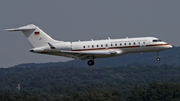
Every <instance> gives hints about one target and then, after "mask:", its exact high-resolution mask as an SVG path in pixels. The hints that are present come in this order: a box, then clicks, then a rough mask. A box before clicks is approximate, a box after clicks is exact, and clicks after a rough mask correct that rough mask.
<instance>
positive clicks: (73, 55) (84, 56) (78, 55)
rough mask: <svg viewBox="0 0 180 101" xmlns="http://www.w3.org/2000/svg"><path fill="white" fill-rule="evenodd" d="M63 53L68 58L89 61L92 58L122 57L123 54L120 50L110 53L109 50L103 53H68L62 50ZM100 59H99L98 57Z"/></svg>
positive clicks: (102, 51)
mask: <svg viewBox="0 0 180 101" xmlns="http://www.w3.org/2000/svg"><path fill="white" fill-rule="evenodd" d="M61 53H63V54H64V56H66V57H70V58H76V59H81V60H84V59H88V58H89V57H91V56H95V57H97V56H111V55H120V54H123V52H122V51H120V50H118V51H117V50H114V51H109V50H101V51H66V50H61ZM97 58H98V57H97Z"/></svg>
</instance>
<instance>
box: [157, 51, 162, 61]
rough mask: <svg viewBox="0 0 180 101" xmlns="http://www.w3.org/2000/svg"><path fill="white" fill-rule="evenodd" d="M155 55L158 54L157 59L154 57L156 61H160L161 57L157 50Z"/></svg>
mask: <svg viewBox="0 0 180 101" xmlns="http://www.w3.org/2000/svg"><path fill="white" fill-rule="evenodd" d="M157 56H158V57H157V59H156V60H157V61H160V60H161V58H160V57H159V52H157Z"/></svg>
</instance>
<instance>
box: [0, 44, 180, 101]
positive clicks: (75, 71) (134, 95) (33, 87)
mask: <svg viewBox="0 0 180 101" xmlns="http://www.w3.org/2000/svg"><path fill="white" fill-rule="evenodd" d="M179 50H180V47H175V48H173V49H170V50H167V51H164V52H161V61H160V62H157V61H156V53H143V54H129V55H123V56H118V57H114V58H107V59H97V61H96V64H95V66H92V67H89V66H87V64H86V61H77V60H74V61H68V62H57V63H39V64H34V63H29V64H20V65H17V66H13V67H10V68H0V81H1V82H0V91H1V92H0V101H180V96H179V94H180V63H179V60H180V58H179V56H180V52H179ZM18 84H20V89H19V88H17V86H18Z"/></svg>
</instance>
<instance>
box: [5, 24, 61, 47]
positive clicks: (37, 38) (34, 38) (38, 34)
mask: <svg viewBox="0 0 180 101" xmlns="http://www.w3.org/2000/svg"><path fill="white" fill-rule="evenodd" d="M6 30H7V31H22V32H23V34H24V35H25V36H26V37H27V39H28V40H29V42H30V43H31V44H32V45H33V47H42V46H45V45H48V43H52V44H53V43H57V42H62V41H57V40H54V39H52V38H51V37H50V36H49V35H47V34H46V33H45V32H43V31H42V30H41V29H40V28H39V27H37V26H35V25H33V24H30V25H27V26H22V27H19V28H13V29H6Z"/></svg>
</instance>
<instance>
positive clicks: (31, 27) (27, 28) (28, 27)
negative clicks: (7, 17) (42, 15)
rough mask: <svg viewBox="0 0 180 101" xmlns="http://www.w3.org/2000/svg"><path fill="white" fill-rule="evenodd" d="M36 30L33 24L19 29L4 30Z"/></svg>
mask: <svg viewBox="0 0 180 101" xmlns="http://www.w3.org/2000/svg"><path fill="white" fill-rule="evenodd" d="M32 29H36V26H35V25H33V24H30V25H27V26H22V27H19V28H12V29H5V30H6V31H25V30H32Z"/></svg>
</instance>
